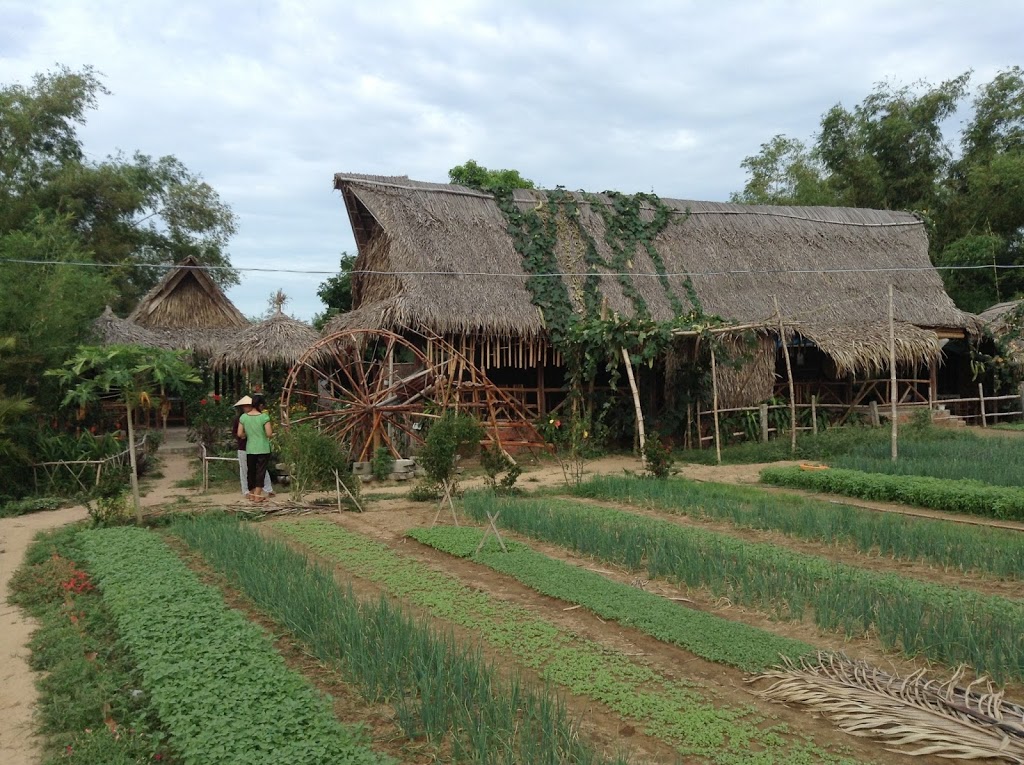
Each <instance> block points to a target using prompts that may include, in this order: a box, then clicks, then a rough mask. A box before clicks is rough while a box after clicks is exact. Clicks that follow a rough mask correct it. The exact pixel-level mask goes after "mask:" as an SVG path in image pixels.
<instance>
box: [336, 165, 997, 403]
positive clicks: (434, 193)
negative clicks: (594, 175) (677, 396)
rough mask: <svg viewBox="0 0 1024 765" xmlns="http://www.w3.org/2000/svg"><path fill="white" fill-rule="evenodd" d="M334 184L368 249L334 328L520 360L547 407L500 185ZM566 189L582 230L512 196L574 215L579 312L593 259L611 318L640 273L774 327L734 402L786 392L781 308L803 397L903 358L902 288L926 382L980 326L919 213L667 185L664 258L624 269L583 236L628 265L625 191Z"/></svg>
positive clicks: (530, 196)
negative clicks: (683, 194)
mask: <svg viewBox="0 0 1024 765" xmlns="http://www.w3.org/2000/svg"><path fill="white" fill-rule="evenodd" d="M335 188H336V189H337V190H339V191H340V192H341V194H342V197H343V199H344V202H345V206H346V209H347V211H348V215H349V220H350V221H351V224H352V228H353V232H354V234H355V239H356V243H357V245H358V249H359V254H358V257H357V260H356V264H355V269H354V273H353V277H352V294H353V301H354V306H355V307H354V310H353V311H351V312H349V313H346V314H342V315H340V316H338V317H335V318H334V319H333V320H332V321H331V322H330V323H329V324H328V326H327V328H326V329H325V334H326V333H327V332H331V331H340V330H346V329H356V328H380V329H389V330H393V331H399V332H400V331H402V330H403V328H409V329H414V330H419V331H424V332H427V333H435V334H437V335H440V336H442V337H443V338H445V339H446V340H447V341H448V342H450V343H452V344H454V345H455V346H456V347H458V348H460V349H465V350H466V351H467V352H470V353H472V354H473V358H474V359H476V360H477V362H478V363H479V364H480V365H481V367H482V368H484V369H485V370H488V374H492V373H494V374H497V375H498V376H499V377H501V376H502V375H503V374H504V373H503V372H502V371H501V370H505V371H507V372H515V371H520V372H522V373H523V374H521V375H520V377H519V379H514V376H513V375H512V374H506V375H504V379H508V380H512V383H511V387H513V388H516V389H518V390H523V388H524V386H525V387H532V386H533V385H536V390H537V395H538V398H539V400H540V408H541V411H543V398H544V396H543V391H544V389H545V382H544V374H545V371H546V372H547V374H548V375H549V376H550V374H551V370H552V368H557V367H559V366H560V365H561V359H560V358H559V356H558V353H557V352H555V350H554V349H552V348H551V346H550V344H549V342H548V337H547V331H546V326H545V317H544V316H543V315H542V312H541V310H539V308H538V306H537V305H535V304H534V303H533V302H532V297H531V293H530V291H529V290H528V289H527V286H526V281H527V278H528V277H529V274H528V273H527V272H526V271H525V270H524V266H523V258H522V255H521V254H520V253H519V252H518V251H517V250H516V247H515V245H514V243H513V240H512V237H511V236H510V234H509V223H508V219H507V218H506V216H505V215H504V214H503V213H502V211H501V209H500V208H499V206H498V204H497V202H496V201H495V198H494V197H493V196H492V195H491V194H488V193H485V192H481V191H477V190H474V189H469V188H465V187H461V186H454V185H448V184H434V183H423V182H418V181H413V180H410V179H409V178H407V177H404V176H397V177H384V176H368V175H354V174H338V175H336V176H335ZM565 194H566V195H567V196H568V197H569V198H570V199H571V202H572V204H573V205H574V207H575V209H576V210H578V213H575V215H576V216H577V217H576V220H578V222H579V226H578V227H576V226H575V220H574V221H572V222H571V224H570V223H569V222H568V221H566V220H564V217H565V216H564V213H561V212H550V211H552V210H554V208H553V207H551V206H550V205H549V197H548V193H547V192H544V191H540V190H533V189H517V190H515V192H514V195H513V198H512V202H513V204H514V205H515V207H516V208H518V210H520V211H521V212H523V213H527V212H529V211H536V210H547V211H549V212H545V213H544V214H545V215H547V214H553V215H555V216H560V217H557V218H556V220H555V222H556V223H557V243H556V246H555V257H556V259H557V262H558V269H559V271H560V272H561V274H562V276H561V277H560V278H562V280H563V282H564V283H565V285H566V288H567V290H568V293H569V294H570V296H571V297H572V300H573V302H574V308H575V309H576V310H582V306H581V302H582V300H581V297H580V296H581V294H582V287H583V280H584V272H587V273H591V274H594V278H596V279H597V281H598V282H599V290H600V294H601V296H602V300H603V303H604V305H605V306H606V307H607V310H608V311H609V313H610V314H612V313H614V314H618V315H619V316H623V317H629V316H632V315H635V312H636V309H635V302H636V301H635V298H634V297H631V296H630V295H629V294H628V293H627V289H626V287H624V285H623V282H624V279H623V277H626V279H627V280H628V281H630V282H631V284H632V287H633V289H634V290H635V292H636V293H637V294H639V295H640V296H641V297H642V299H643V301H644V303H645V304H646V308H647V310H648V311H649V313H650V316H651V317H652V318H653V319H654V320H657V321H663V320H668V319H671V318H672V317H673V316H674V315H676V314H677V312H678V311H677V309H674V308H673V302H672V300H671V299H670V294H672V293H674V294H675V295H676V296H680V297H681V299H682V300H684V302H685V301H687V299H689V302H687V305H686V308H687V309H688V308H689V307H690V305H691V304H692V303H693V301H694V300H696V301H697V303H699V306H700V308H701V310H702V311H703V312H704V313H705V314H707V315H717V316H720V317H723V318H724V319H726V320H727V321H729V322H731V323H733V324H734V325H737V326H740V325H742V326H754V327H757V328H759V330H758V332H759V338H760V340H759V348H758V350H757V352H755V353H754V354H753V358H752V359H751V360H750V361H749V363H748V365H747V367H746V368H743V369H738V370H727V369H723V370H722V372H723V377H724V379H723V380H722V387H723V389H724V390H726V391H729V390H731V393H730V394H729V396H728V397H727V399H726V401H725V402H723V405H726V404H732V405H741V404H753V403H758V402H761V401H764V400H766V399H768V398H769V397H770V396H771V395H772V393H773V388H774V387H775V385H776V383H777V372H778V369H779V368H780V367H777V364H778V363H779V359H780V356H779V354H778V350H779V349H780V347H781V346H780V344H779V331H778V327H779V323H780V322H779V320H780V319H781V321H782V324H783V325H784V326H785V331H784V334H785V335H786V338H787V344H789V345H791V346H792V351H793V355H794V364H796V365H797V366H798V369H797V373H798V374H797V377H798V385H797V395H798V396H800V397H801V398H802V397H804V396H805V395H809V394H812V393H813V394H815V395H817V396H818V398H819V400H821V397H822V395H824V391H825V388H823V387H822V386H824V385H826V384H827V385H828V386H831V387H829V388H828V393H829V395H831V396H833V397H835V398H845V399H846V400H851V399H853V398H855V397H856V396H857V395H859V393H858V391H859V390H861V389H860V388H858V387H857V386H856V385H854V384H853V382H852V381H853V380H854V378H858V379H861V380H864V379H866V378H871V377H872V376H878V375H879V373H880V372H881V371H882V370H884V369H888V366H889V364H888V338H889V333H890V329H889V321H888V309H889V299H888V285H889V284H892V285H893V289H894V300H893V304H894V314H895V321H894V324H893V329H894V334H895V338H896V343H895V345H896V359H897V365H898V368H900V369H901V370H902V371H903V372H906V373H908V374H905V375H904V376H906V377H908V378H910V377H913V378H920V377H921V375H922V374H925V375H928V374H930V375H931V383H930V384H928V385H926V386H925V387H927V388H928V391H927V392H926V393H925V394H921V393H918V394H916V395H919V396H920V395H927V396H931V395H932V394H933V393H934V391H933V388H934V387H935V382H934V381H935V376H934V369H935V367H936V366H937V365H938V364H939V363H940V360H941V357H942V352H941V341H942V340H944V339H950V338H962V337H964V336H965V334H967V333H969V332H973V331H975V330H976V328H977V323H976V320H975V319H974V318H973V317H972V316H971V315H970V314H967V313H964V312H963V311H960V310H959V309H958V308H957V307H956V305H955V304H954V303H953V301H952V300H951V299H950V298H949V296H948V295H947V294H946V292H945V290H944V288H943V284H942V280H941V278H940V276H939V274H938V273H937V272H936V271H935V269H934V267H933V266H932V264H931V262H930V260H929V257H928V239H927V233H926V230H925V226H924V224H923V222H922V221H921V220H920V219H918V218H917V217H915V216H914V215H912V214H910V213H904V212H893V211H882V210H863V209H853V208H827V207H770V206H753V205H737V204H725V203H717V202H700V201H687V200H674V199H662V200H661V202H662V203H663V204H664V205H666V206H667V207H668V208H670V210H671V215H672V216H674V220H675V222H674V223H672V224H670V225H668V226H667V227H666V228H664V230H662V231H661V232H660V233H659V234H658V236H657V237H656V238H655V239H654V240H653V242H652V246H653V248H654V250H655V251H656V255H657V256H659V257H658V259H659V260H660V261H661V262H660V263H658V262H656V261H655V260H654V258H652V257H651V255H650V254H649V251H645V249H644V247H642V246H640V247H637V248H636V252H635V253H634V255H633V257H632V258H631V259H630V260H629V261H628V262H627V263H626V264H625V265H624V266H622V268H621V269H615V271H616V272H613V270H612V269H610V268H607V267H604V266H596V267H595V266H593V265H592V263H591V264H588V263H587V262H585V261H584V246H583V244H582V243H581V238H580V235H579V234H578V233H577V232H578V231H579V230H582V231H584V232H585V233H586V235H587V237H588V239H589V240H590V241H591V242H592V243H593V244H594V245H595V247H596V251H597V256H598V257H599V259H600V261H601V262H603V263H606V264H609V263H613V262H615V254H614V252H613V251H612V249H611V247H610V245H609V244H608V240H607V238H606V231H605V226H606V224H605V218H604V217H603V216H602V214H601V211H600V210H599V209H598V208H599V206H602V205H603V206H605V207H606V209H612V208H613V207H614V204H615V199H614V198H613V197H611V196H609V195H605V194H584V193H581V192H565ZM641 210H642V212H641V216H642V218H643V219H644V220H646V221H650V220H652V219H653V217H654V212H655V210H654V208H653V207H652V206H651V205H650V204H649V203H647V202H644V203H643V206H642V208H641ZM588 269H590V270H589V271H588ZM622 271H624V272H625V273H621V272H622ZM627 286H628V285H627ZM776 301H777V304H778V306H779V309H778V314H777V313H776V308H775V306H776ZM779 314H781V315H779ZM922 367H923V371H922ZM495 370H498V371H497V372H495ZM533 374H536V377H535V378H534V377H532V376H533ZM730 374H732V375H734V379H732V380H730V379H729V375H730ZM531 378H532V379H531ZM534 380H535V381H536V382H534ZM920 382H921V381H920V379H918V380H915V383H920ZM925 382H926V383H928V381H927V380H925ZM917 400H920V399H917ZM926 400H927V399H926Z"/></svg>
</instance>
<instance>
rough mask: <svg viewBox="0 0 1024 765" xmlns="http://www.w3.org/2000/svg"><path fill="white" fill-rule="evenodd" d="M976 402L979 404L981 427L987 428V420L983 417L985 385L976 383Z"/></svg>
mask: <svg viewBox="0 0 1024 765" xmlns="http://www.w3.org/2000/svg"><path fill="white" fill-rule="evenodd" d="M978 404H979V405H980V406H981V427H983V428H987V427H988V421H987V420H986V418H985V385H984V383H978Z"/></svg>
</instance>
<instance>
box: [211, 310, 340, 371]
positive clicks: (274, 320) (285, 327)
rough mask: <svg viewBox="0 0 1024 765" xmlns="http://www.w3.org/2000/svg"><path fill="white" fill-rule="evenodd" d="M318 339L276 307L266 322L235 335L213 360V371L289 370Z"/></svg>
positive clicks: (306, 325) (308, 327)
mask: <svg viewBox="0 0 1024 765" xmlns="http://www.w3.org/2000/svg"><path fill="white" fill-rule="evenodd" d="M319 339H320V334H319V333H318V332H317V331H316V330H315V329H313V328H312V327H311V326H310V325H309V324H306V323H305V322H303V321H299V320H298V319H293V318H292V317H291V316H288V315H287V314H285V313H284V312H283V311H282V310H281V306H280V305H278V307H277V311H276V312H275V313H274V315H273V316H271V317H270V318H269V319H267V320H266V321H261V322H260V323H259V324H251V325H249V326H248V327H246V328H245V329H243V330H242V331H241V332H238V333H236V334H235V335H234V336H233V337H232V340H231V342H230V343H229V344H228V345H226V346H224V347H223V348H222V349H221V351H220V353H218V354H217V355H216V356H214V358H213V365H214V368H215V369H241V370H249V371H251V370H256V369H259V368H262V367H269V366H276V367H283V368H284V369H288V368H290V367H291V366H292V364H294V363H295V362H296V361H297V360H298V359H299V357H300V356H302V354H303V353H304V352H305V351H306V350H307V349H308V348H309V347H310V346H311V345H313V344H314V343H315V342H317V340H319Z"/></svg>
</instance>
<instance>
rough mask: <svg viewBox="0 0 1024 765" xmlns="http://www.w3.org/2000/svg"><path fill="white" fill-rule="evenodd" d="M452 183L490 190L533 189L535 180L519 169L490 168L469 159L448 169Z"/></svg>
mask: <svg viewBox="0 0 1024 765" xmlns="http://www.w3.org/2000/svg"><path fill="white" fill-rule="evenodd" d="M448 178H449V180H450V181H451V182H452V183H457V184H458V185H460V186H469V187H470V188H473V189H480V190H482V191H489V190H491V189H499V188H505V189H532V188H533V187H534V185H533V181H531V180H529V179H528V178H524V177H523V176H522V175H520V174H519V171H518V170H488V169H487V168H486V167H484V166H483V165H478V164H477V162H476V160H475V159H470V160H467V161H466V163H465V164H463V165H456V166H455V167H453V168H452V169H451V170H449V171H448Z"/></svg>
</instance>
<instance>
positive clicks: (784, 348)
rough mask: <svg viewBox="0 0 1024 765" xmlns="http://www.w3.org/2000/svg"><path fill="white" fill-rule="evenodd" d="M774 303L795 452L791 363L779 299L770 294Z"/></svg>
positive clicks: (794, 450)
mask: <svg viewBox="0 0 1024 765" xmlns="http://www.w3.org/2000/svg"><path fill="white" fill-rule="evenodd" d="M772 301H773V302H774V303H775V316H776V318H777V319H778V320H779V340H780V341H781V342H782V355H783V356H784V357H785V359H786V379H787V381H788V382H789V450H790V452H792V453H793V454H795V453H796V391H795V387H796V386H795V385H794V384H793V365H792V364H790V362H789V346H788V345H786V330H785V327H783V326H782V311H781V310H780V309H779V299H778V298H777V297H775V295H772Z"/></svg>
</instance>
